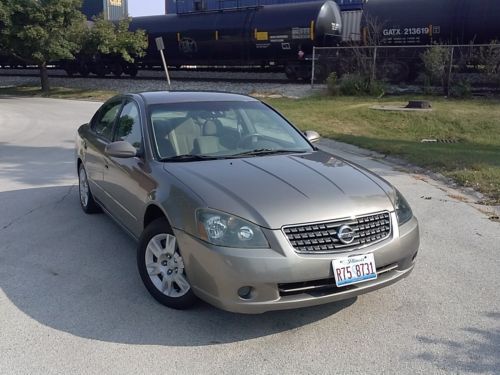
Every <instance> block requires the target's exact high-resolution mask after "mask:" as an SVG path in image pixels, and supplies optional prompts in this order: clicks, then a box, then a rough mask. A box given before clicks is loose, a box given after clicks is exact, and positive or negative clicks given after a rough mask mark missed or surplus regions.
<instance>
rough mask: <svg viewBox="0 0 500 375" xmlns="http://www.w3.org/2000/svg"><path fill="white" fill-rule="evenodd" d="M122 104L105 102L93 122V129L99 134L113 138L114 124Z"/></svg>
mask: <svg viewBox="0 0 500 375" xmlns="http://www.w3.org/2000/svg"><path fill="white" fill-rule="evenodd" d="M120 106H121V102H113V103H108V104H105V105H104V106H103V107H102V108H101V110H100V111H99V114H98V116H97V119H96V121H95V122H94V124H93V129H94V131H95V132H96V133H97V134H99V135H100V136H102V137H104V138H106V139H111V137H112V136H113V124H114V121H115V118H116V115H117V113H118V110H119V109H120Z"/></svg>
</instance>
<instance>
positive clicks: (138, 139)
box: [114, 102, 142, 151]
mask: <svg viewBox="0 0 500 375" xmlns="http://www.w3.org/2000/svg"><path fill="white" fill-rule="evenodd" d="M114 140H115V141H126V142H128V143H130V144H131V145H132V146H134V147H135V148H136V149H137V150H138V151H139V150H140V149H141V145H142V133H141V120H140V116H139V108H138V107H137V105H136V104H135V103H134V102H128V103H127V104H125V106H124V107H123V110H122V113H121V114H120V118H119V119H118V124H117V126H116V134H115V139H114Z"/></svg>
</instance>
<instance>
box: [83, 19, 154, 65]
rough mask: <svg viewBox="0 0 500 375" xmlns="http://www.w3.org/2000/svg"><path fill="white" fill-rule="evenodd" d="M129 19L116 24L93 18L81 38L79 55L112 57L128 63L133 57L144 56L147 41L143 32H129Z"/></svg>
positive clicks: (131, 61)
mask: <svg viewBox="0 0 500 375" xmlns="http://www.w3.org/2000/svg"><path fill="white" fill-rule="evenodd" d="M129 25H130V19H124V20H121V21H119V22H117V23H114V22H110V21H107V20H105V19H104V18H103V17H102V15H100V16H97V17H94V18H93V23H92V25H91V27H90V29H89V31H88V33H86V34H85V35H84V36H83V37H82V41H81V43H82V49H81V53H82V54H83V55H87V56H96V55H112V56H115V57H119V58H121V59H123V60H124V61H126V62H128V63H133V62H134V59H135V57H137V56H144V51H145V50H146V48H147V47H148V39H147V36H146V33H145V31H144V30H137V31H134V32H132V31H129Z"/></svg>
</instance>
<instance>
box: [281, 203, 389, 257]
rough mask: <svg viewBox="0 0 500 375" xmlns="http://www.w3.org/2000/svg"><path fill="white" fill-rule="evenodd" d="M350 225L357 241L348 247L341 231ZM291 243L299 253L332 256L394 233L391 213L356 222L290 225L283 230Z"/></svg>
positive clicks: (377, 240)
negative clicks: (392, 231)
mask: <svg viewBox="0 0 500 375" xmlns="http://www.w3.org/2000/svg"><path fill="white" fill-rule="evenodd" d="M344 225H348V226H349V227H351V228H352V230H353V231H354V241H353V242H351V243H349V244H345V243H343V242H342V241H341V240H340V239H339V236H338V232H339V229H340V228H341V227H342V226H344ZM283 232H284V233H285V235H286V236H287V238H288V240H289V241H290V244H291V245H292V246H293V248H294V249H295V251H296V252H298V253H309V254H311V253H312V254H318V253H330V252H335V251H346V250H350V249H354V248H359V247H363V246H367V245H371V244H374V243H376V242H379V241H382V240H384V239H386V238H387V237H389V236H390V234H391V216H390V214H389V212H380V213H376V214H370V215H364V216H358V217H356V218H355V219H354V220H337V221H328V222H322V223H314V224H302V225H293V226H292V225H291V226H286V227H284V228H283Z"/></svg>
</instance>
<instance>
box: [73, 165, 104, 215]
mask: <svg viewBox="0 0 500 375" xmlns="http://www.w3.org/2000/svg"><path fill="white" fill-rule="evenodd" d="M78 194H79V198H80V206H81V207H82V210H83V212H85V213H86V214H95V213H98V212H101V207H99V205H98V204H97V203H96V201H95V200H94V196H93V195H92V192H91V191H90V186H89V180H88V178H87V171H86V170H85V167H84V166H83V163H81V164H80V166H79V167H78Z"/></svg>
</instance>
